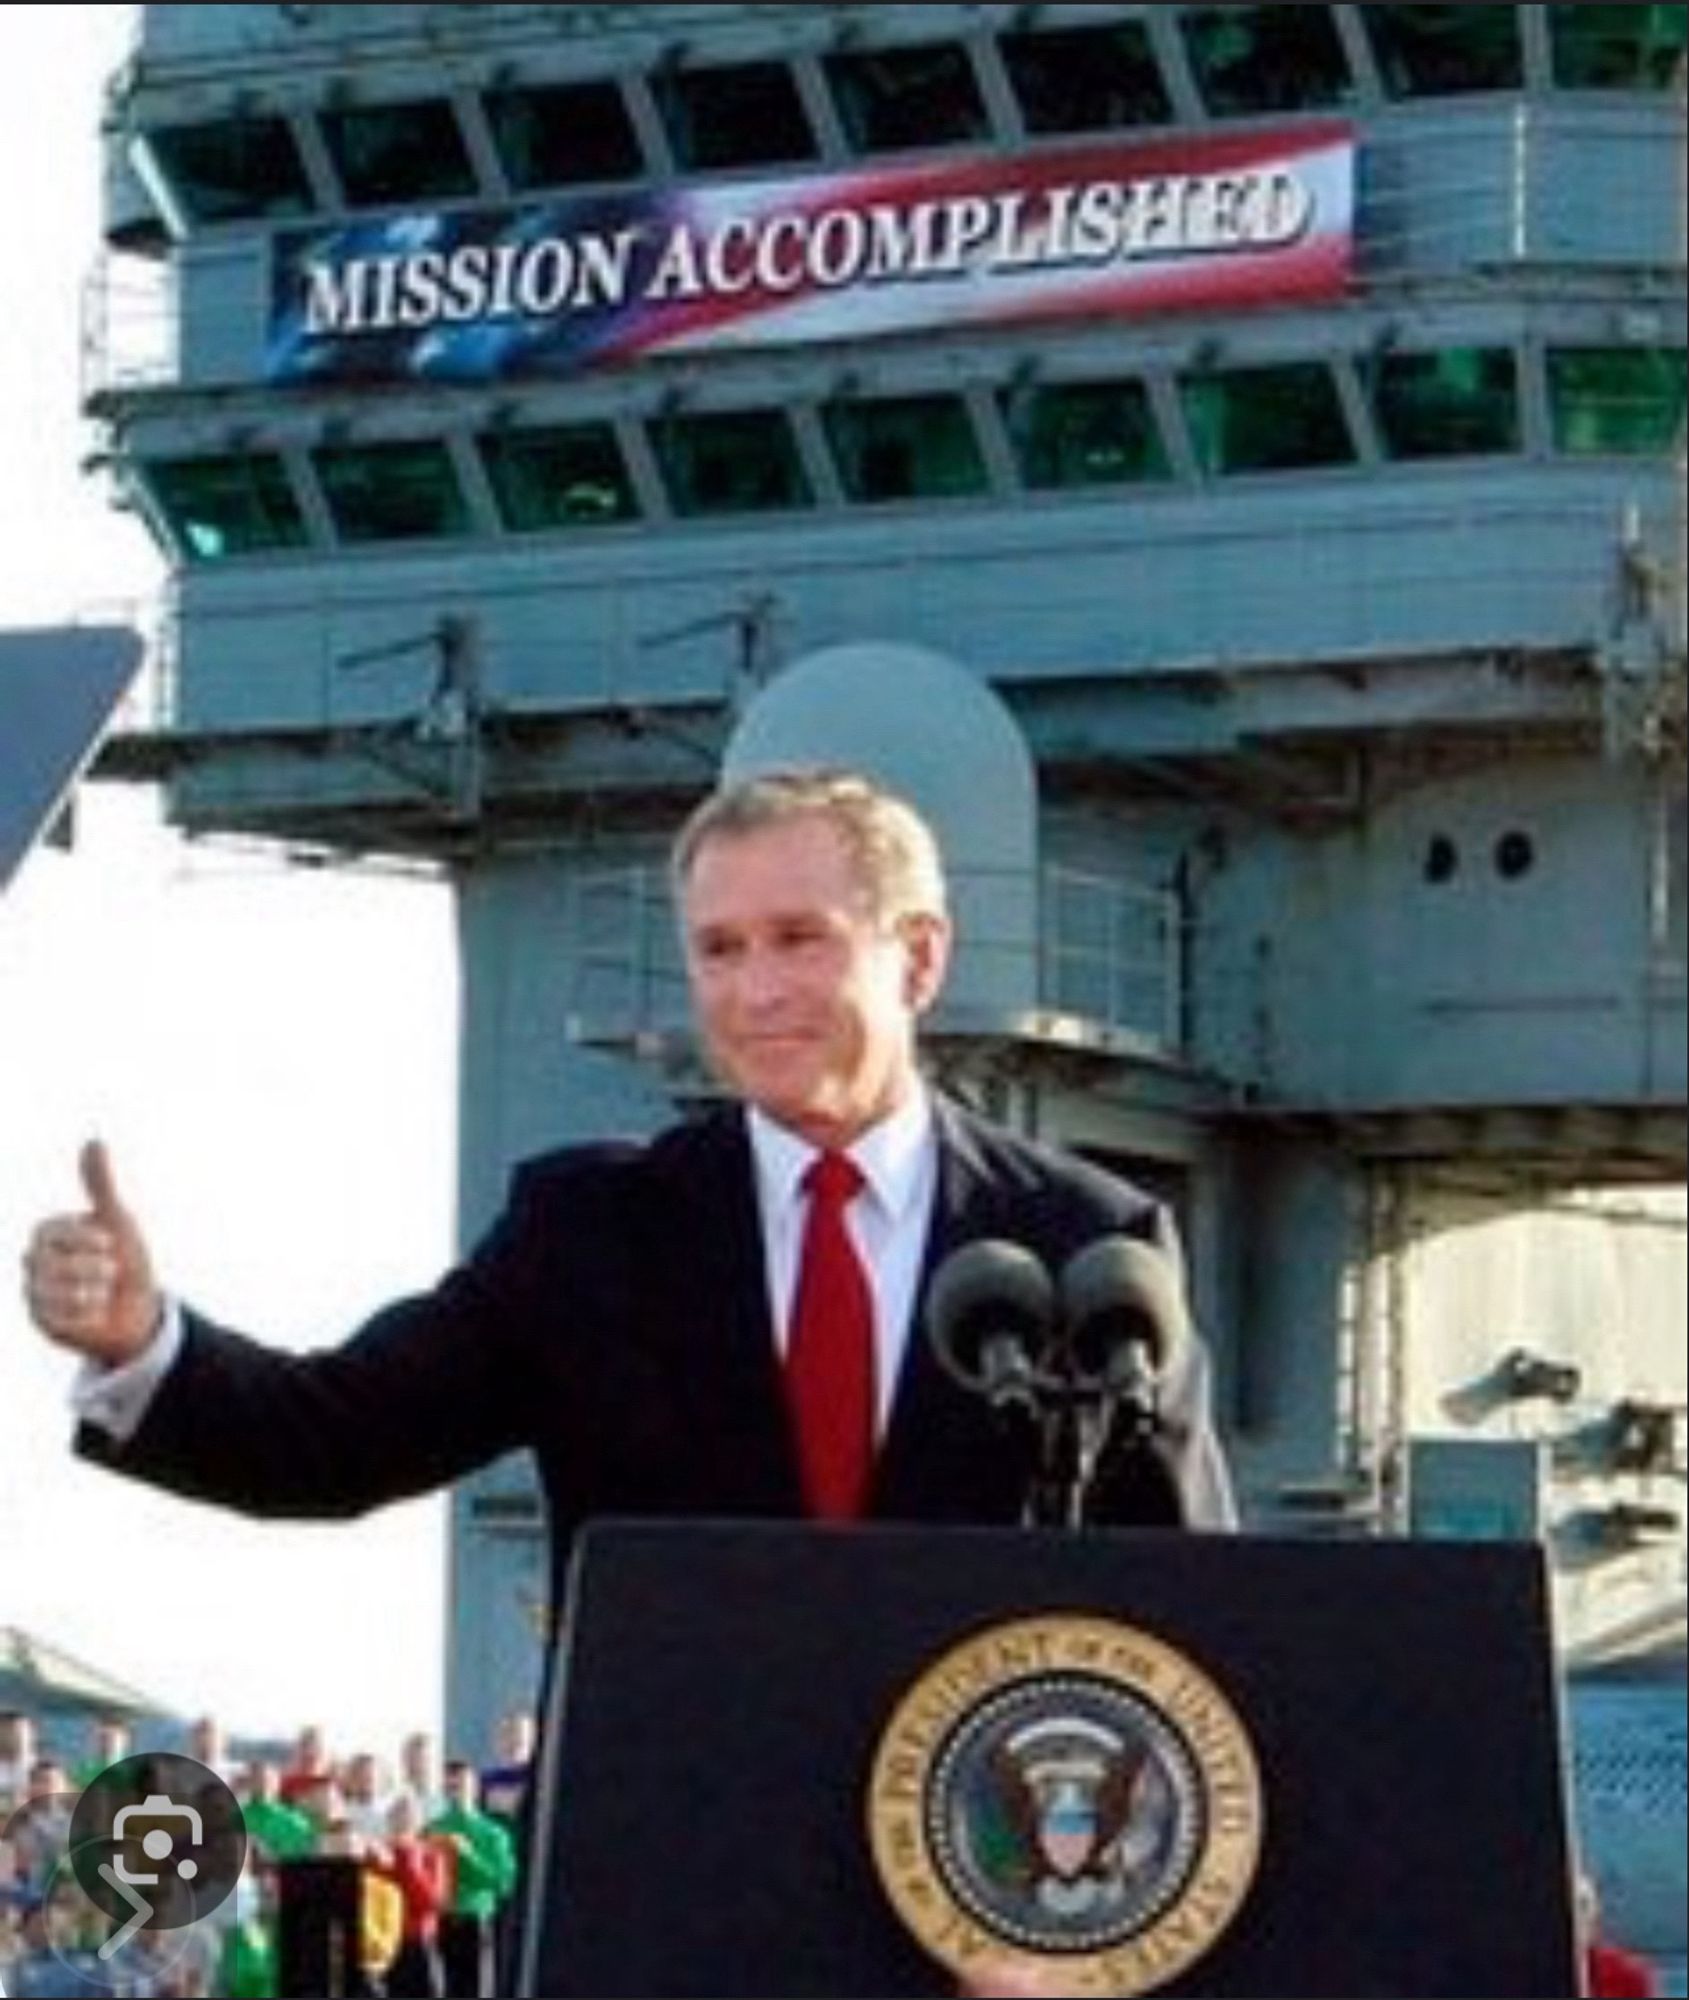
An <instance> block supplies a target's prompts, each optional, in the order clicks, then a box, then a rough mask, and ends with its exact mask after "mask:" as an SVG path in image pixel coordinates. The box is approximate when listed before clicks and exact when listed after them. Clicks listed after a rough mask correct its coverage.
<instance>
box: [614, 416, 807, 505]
mask: <svg viewBox="0 0 1689 2000" xmlns="http://www.w3.org/2000/svg"><path fill="white" fill-rule="evenodd" d="M651 431H652V442H653V444H654V446H655V448H656V453H657V462H658V464H659V465H660V466H661V468H662V473H663V481H664V484H665V485H666V486H667V488H668V495H669V504H670V505H671V506H672V507H673V508H674V511H675V512H676V513H677V514H679V515H681V516H683V517H685V518H688V519H691V518H696V517H698V516H701V515H710V514H763V513H768V512H770V511H772V510H775V509H780V508H787V507H807V506H808V505H809V504H810V501H811V497H812V496H811V494H810V490H809V480H808V478H807V476H806V475H805V473H804V468H803V460H802V459H801V458H800V457H799V456H798V448H797V441H796V439H794V437H793V436H792V433H791V430H790V427H789V426H788V425H787V422H786V419H785V417H784V416H783V415H782V414H781V412H780V411H778V410H717V411H708V412H704V411H699V412H696V413H694V414H686V413H684V412H683V413H680V414H678V415H674V416H669V417H663V418H660V419H659V420H658V421H656V422H655V423H653V424H652V426H651Z"/></svg>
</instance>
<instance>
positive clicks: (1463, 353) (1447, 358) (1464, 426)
mask: <svg viewBox="0 0 1689 2000" xmlns="http://www.w3.org/2000/svg"><path fill="white" fill-rule="evenodd" d="M1367 373H1368V376H1369V387H1370V389H1371V393H1372V410H1373V415H1374V417H1375V418H1376V419H1377V423H1378V435H1379V440H1380V442H1381V443H1382V445H1383V447H1384V450H1385V451H1386V453H1387V454H1388V455H1389V456H1390V457H1391V458H1447V457H1453V456H1457V455H1459V454H1461V453H1471V452H1503V451H1517V450H1518V449H1519V393H1518V390H1519V381H1518V368H1517V365H1516V363H1515V361H1514V357H1513V350H1512V349H1511V348H1508V347H1449V348H1444V349H1442V350H1441V351H1439V352H1438V353H1436V354H1384V355H1380V356H1379V357H1378V359H1377V360H1376V361H1375V362H1374V363H1372V365H1371V367H1370V369H1369V370H1368V371H1367Z"/></svg>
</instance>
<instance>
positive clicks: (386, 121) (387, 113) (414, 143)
mask: <svg viewBox="0 0 1689 2000" xmlns="http://www.w3.org/2000/svg"><path fill="white" fill-rule="evenodd" d="M320 122H321V125H322V132H323V142H324V144H325V145H326V146H327V147H328V151H329V157H330V158H331V159H332V160H333V161H334V170H335V172H336V173H337V174H338V175H339V176H340V185H341V187H342V189H343V190H344V192H345V195H346V199H347V201H348V203H349V204H350V205H351V206H352V207H353V208H375V207H380V206H382V205H384V204H386V203H389V202H402V201H438V200H444V199H449V198H450V197H452V196H454V195H464V194H473V193H474V192H475V175H474V173H473V171H472V170H471V168H470V165H469V155H468V153H467V152H466V151H465V149H464V144H463V134H462V133H461V132H460V131H459V130H458V124H457V118H456V116H455V115H454V114H453V111H452V107H451V106H450V105H449V104H448V103H447V102H446V100H445V99H444V98H443V97H430V98H424V99H421V100H418V101H417V102H415V103H410V104H355V105H347V106H344V107H338V108H334V109H331V110H326V111H323V112H322V113H321V114H320Z"/></svg>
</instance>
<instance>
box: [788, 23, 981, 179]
mask: <svg viewBox="0 0 1689 2000" xmlns="http://www.w3.org/2000/svg"><path fill="white" fill-rule="evenodd" d="M826 67H827V81H828V83H829V84H830V85H831V86H832V90H833V95H834V97H835V99H836V100H837V102H838V107H839V117H840V120H841V121H842V123H843V125H844V129H845V135H846V137H847V138H848V139H849V141H850V144H851V147H852V149H853V150H854V151H856V152H858V153H889V152H899V151H902V150H905V149H908V150H910V151H913V150H914V149H916V148H918V147H930V146H953V145H958V144H960V143H961V142H962V141H964V140H968V139H983V138H985V137H986V136H987V134H988V132H989V129H990V127H989V125H988V122H987V120H986V116H985V105H984V103H983V102H982V101H981V98H980V94H979V85H978V84H977V83H976V82H975V81H974V73H973V65H972V64H971V63H970V62H969V61H968V56H967V51H966V50H965V49H963V48H961V47H960V46H959V45H958V44H957V43H955V42H934V43H930V44H925V45H923V46H921V47H919V48H901V49H863V50H855V49H852V50H846V51H844V52H842V53H838V54H833V55H829V56H828V57H827V59H826Z"/></svg>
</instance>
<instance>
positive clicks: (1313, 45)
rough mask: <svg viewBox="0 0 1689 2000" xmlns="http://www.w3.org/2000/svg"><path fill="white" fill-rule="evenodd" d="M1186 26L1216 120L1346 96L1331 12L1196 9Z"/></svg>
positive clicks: (1340, 51)
mask: <svg viewBox="0 0 1689 2000" xmlns="http://www.w3.org/2000/svg"><path fill="white" fill-rule="evenodd" d="M1182 26H1183V28H1184V35H1185V45H1186V47H1187V48H1188V49H1189V51H1190V59H1191V68H1192V70H1193V72H1194V73H1195V76H1196V80H1197V85H1198V87H1199V89H1200V90H1201V92H1202V100H1203V102H1204V103H1205V104H1206V105H1207V106H1208V109H1209V110H1210V111H1211V112H1213V113H1214V114H1215V115H1216V116H1217V117H1222V118H1223V117H1226V116H1228V115H1230V116H1237V115H1240V114H1241V115H1245V116H1246V115H1247V114H1248V113H1250V112H1252V111H1300V110H1310V109H1317V108H1318V107H1319V106H1321V105H1327V104H1340V103H1342V102H1343V101H1344V100H1345V99H1346V98H1347V97H1348V95H1349V89H1350V77H1349V64H1348V60H1347V58H1346V57H1345V56H1344V54H1343V44H1342V42H1341V41H1340V40H1339V39H1338V35H1337V25H1336V23H1335V22H1334V21H1333V20H1332V18H1331V9H1330V8H1329V7H1311V6H1297V7H1197V8H1192V9H1190V10H1189V11H1188V12H1185V13H1184V15H1183V20H1182Z"/></svg>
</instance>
